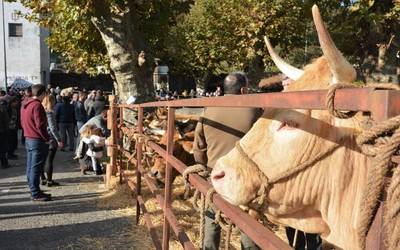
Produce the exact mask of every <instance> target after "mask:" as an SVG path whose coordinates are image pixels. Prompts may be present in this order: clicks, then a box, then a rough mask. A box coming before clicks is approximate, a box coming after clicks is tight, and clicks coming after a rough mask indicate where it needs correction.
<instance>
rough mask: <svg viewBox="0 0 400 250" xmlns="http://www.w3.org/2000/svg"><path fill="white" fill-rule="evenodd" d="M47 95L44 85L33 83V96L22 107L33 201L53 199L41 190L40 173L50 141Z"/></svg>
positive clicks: (22, 122) (27, 170)
mask: <svg viewBox="0 0 400 250" xmlns="http://www.w3.org/2000/svg"><path fill="white" fill-rule="evenodd" d="M45 96H46V87H45V86H44V85H42V84H37V85H33V86H32V98H31V99H29V100H27V101H26V102H25V103H24V104H23V105H22V107H21V125H22V128H23V129H24V132H25V147H26V151H27V160H26V175H27V179H28V185H29V190H30V193H31V198H32V200H33V201H49V200H51V195H50V194H45V193H44V192H43V191H42V190H40V174H41V173H42V171H43V167H44V164H45V162H46V157H47V153H48V150H49V141H50V137H49V134H48V133H47V118H46V112H45V110H44V108H43V106H42V104H41V102H42V100H43V99H44V97H45Z"/></svg>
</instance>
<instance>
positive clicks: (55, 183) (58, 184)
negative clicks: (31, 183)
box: [47, 181, 60, 187]
mask: <svg viewBox="0 0 400 250" xmlns="http://www.w3.org/2000/svg"><path fill="white" fill-rule="evenodd" d="M47 186H48V187H54V186H60V183H58V182H55V181H48V182H47Z"/></svg>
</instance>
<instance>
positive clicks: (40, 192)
mask: <svg viewBox="0 0 400 250" xmlns="http://www.w3.org/2000/svg"><path fill="white" fill-rule="evenodd" d="M45 192H47V191H43V190H40V191H39V194H45V195H48V196H50V197H51V194H47V193H45Z"/></svg>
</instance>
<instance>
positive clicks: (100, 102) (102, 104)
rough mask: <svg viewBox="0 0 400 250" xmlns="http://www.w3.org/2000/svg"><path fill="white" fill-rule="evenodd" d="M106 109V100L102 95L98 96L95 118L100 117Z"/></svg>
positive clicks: (94, 105) (95, 100)
mask: <svg viewBox="0 0 400 250" xmlns="http://www.w3.org/2000/svg"><path fill="white" fill-rule="evenodd" d="M101 93H102V92H101ZM105 107H106V98H105V97H104V96H102V95H97V96H96V98H95V99H94V103H93V109H94V116H97V115H100V114H101V112H102V111H103V110H104V109H105Z"/></svg>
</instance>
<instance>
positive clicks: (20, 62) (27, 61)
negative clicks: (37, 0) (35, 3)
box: [0, 0, 50, 88]
mask: <svg viewBox="0 0 400 250" xmlns="http://www.w3.org/2000/svg"><path fill="white" fill-rule="evenodd" d="M1 1H4V0H1ZM29 12H30V10H29V9H26V8H25V7H24V6H22V4H20V3H19V2H12V3H9V2H4V13H1V14H2V16H0V18H1V19H2V22H1V27H0V31H1V33H0V41H1V42H0V44H1V45H0V88H4V87H5V84H6V81H5V77H6V76H7V86H10V85H12V83H13V82H14V81H15V80H16V79H19V78H20V79H23V80H26V81H28V82H30V83H33V84H38V83H42V84H45V85H47V84H48V83H49V80H50V50H49V48H48V47H47V45H46V43H45V39H46V38H47V37H48V36H49V32H48V30H46V29H43V28H40V27H39V26H38V25H37V24H35V23H33V22H29V21H28V20H27V19H25V18H24V17H23V16H22V15H20V14H19V13H22V14H26V13H29ZM3 22H4V25H3ZM3 27H4V29H3ZM3 41H5V49H4V42H3ZM4 51H5V53H4ZM5 64H6V65H5ZM5 66H6V67H5Z"/></svg>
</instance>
